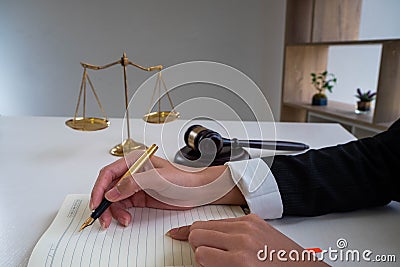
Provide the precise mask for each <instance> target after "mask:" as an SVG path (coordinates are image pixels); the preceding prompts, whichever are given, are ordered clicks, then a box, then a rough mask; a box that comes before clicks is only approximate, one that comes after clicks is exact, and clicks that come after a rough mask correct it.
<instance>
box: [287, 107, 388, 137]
mask: <svg viewBox="0 0 400 267" xmlns="http://www.w3.org/2000/svg"><path fill="white" fill-rule="evenodd" d="M283 104H284V105H285V106H287V107H290V108H295V109H302V110H303V109H305V110H307V111H312V112H314V113H318V114H323V115H328V116H329V117H330V118H332V119H338V120H343V121H347V122H348V123H351V124H358V125H363V126H365V127H370V128H375V129H377V130H382V131H384V130H386V129H387V128H388V126H389V125H390V124H391V123H392V122H388V123H377V124H375V123H374V122H373V112H374V110H371V111H370V112H369V113H366V114H356V113H355V105H351V104H347V103H342V102H337V101H332V100H329V103H328V105H327V106H313V105H311V104H308V103H305V102H285V103H283Z"/></svg>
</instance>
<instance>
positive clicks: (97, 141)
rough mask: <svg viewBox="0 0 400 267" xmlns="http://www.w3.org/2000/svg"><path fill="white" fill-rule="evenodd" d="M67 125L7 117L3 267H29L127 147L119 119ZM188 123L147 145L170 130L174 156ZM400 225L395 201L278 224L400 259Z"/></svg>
mask: <svg viewBox="0 0 400 267" xmlns="http://www.w3.org/2000/svg"><path fill="white" fill-rule="evenodd" d="M64 121H65V118H54V117H0V147H1V149H2V151H1V154H0V166H1V179H0V181H1V184H0V266H25V265H26V264H27V262H28V259H29V256H30V253H31V251H32V249H33V247H34V245H35V244H36V242H37V240H38V239H39V237H40V236H41V235H42V234H43V232H44V231H45V230H46V229H47V227H48V226H49V225H50V223H51V221H52V220H53V218H54V216H55V215H56V213H57V211H58V209H59V207H60V206H61V204H62V201H63V200H64V198H65V196H66V195H67V194H71V193H87V194H88V193H89V192H90V190H91V188H92V185H93V182H94V180H95V179H96V177H97V174H98V171H99V170H100V168H101V167H103V166H105V165H106V164H109V163H111V162H113V161H114V160H116V158H115V157H113V156H111V155H109V154H108V150H109V149H110V148H111V147H112V146H113V145H115V144H117V143H120V142H121V135H122V127H121V125H122V121H121V120H120V119H112V120H111V126H110V128H109V129H106V130H102V131H98V132H86V133H84V132H78V131H74V130H71V129H69V128H67V127H66V126H64ZM184 124H185V122H184V121H176V122H173V123H169V124H165V125H164V127H163V126H162V125H151V126H149V127H148V128H147V130H146V140H145V143H146V144H147V145H149V144H150V143H153V142H155V143H157V144H161V141H160V138H161V137H160V134H159V133H160V132H161V130H162V132H163V135H162V136H163V142H162V144H163V148H162V149H160V150H159V151H158V153H157V154H158V155H159V156H166V157H168V158H169V157H172V156H173V155H174V153H175V152H176V149H175V148H177V147H179V146H181V145H182V144H183V141H182V139H183V138H182V135H179V130H180V129H181V128H182V126H183V125H184ZM204 124H205V125H207V123H204ZM143 125H144V123H143V122H142V121H141V120H134V121H133V122H132V124H131V129H132V137H133V138H134V139H135V140H137V141H143V140H142V139H140V138H143V137H141V136H140V135H141V134H140V133H138V132H139V130H138V129H143ZM224 125H225V126H226V127H227V128H228V129H229V131H230V132H231V133H235V134H236V132H237V133H238V135H237V136H236V137H240V138H242V137H244V136H241V135H240V131H241V130H240V127H239V126H240V124H239V123H238V122H224ZM245 127H246V128H247V129H248V133H249V138H258V136H259V134H257V132H258V130H257V125H256V124H255V123H254V122H247V123H245ZM261 129H262V133H263V137H264V138H265V139H268V138H273V137H274V129H273V127H272V126H271V124H270V123H263V124H262V127H261ZM276 135H277V137H278V138H279V139H285V140H295V141H300V142H305V143H308V144H309V145H310V146H311V147H313V148H318V147H323V146H327V145H335V144H338V143H344V142H347V141H350V140H353V139H354V138H353V136H352V135H350V134H349V133H348V132H347V131H345V130H344V129H343V128H342V127H341V126H339V125H338V124H288V123H279V124H277V127H276ZM177 143H179V146H177ZM163 149H164V151H163ZM399 222H400V205H399V204H398V203H391V204H390V205H389V206H387V207H382V208H378V209H373V210H368V211H358V212H351V213H346V214H332V215H327V216H321V217H314V218H300V217H296V218H284V219H282V220H276V221H272V224H273V225H275V226H276V227H277V228H279V229H280V230H282V231H283V232H284V233H286V234H287V235H289V236H290V237H292V238H293V239H294V240H296V241H297V242H298V243H300V244H301V245H303V246H305V247H320V248H322V249H325V248H328V247H329V246H331V247H332V248H334V249H335V248H336V245H335V244H336V240H337V239H338V238H346V239H347V241H348V243H349V247H351V248H357V249H367V248H368V249H371V250H373V251H374V252H376V253H378V252H379V253H386V254H396V255H397V257H399V251H400V239H399V238H398V237H399V236H400V227H398V224H399ZM398 261H400V259H398ZM353 264H354V263H350V265H349V266H351V265H353ZM335 265H338V264H337V263H335ZM340 265H341V264H340ZM361 265H365V263H361ZM371 266H372V265H371ZM384 266H391V265H390V264H385V265H384ZM392 266H394V265H392Z"/></svg>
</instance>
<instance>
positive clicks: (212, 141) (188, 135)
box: [184, 125, 309, 154]
mask: <svg viewBox="0 0 400 267" xmlns="http://www.w3.org/2000/svg"><path fill="white" fill-rule="evenodd" d="M184 141H185V143H186V145H187V146H188V147H190V148H191V149H193V150H194V151H196V152H201V153H206V154H207V153H215V149H216V153H217V154H218V153H219V152H221V150H222V148H223V147H226V146H231V147H232V148H233V149H235V148H240V147H249V148H259V149H270V150H286V151H303V150H306V149H308V148H309V146H308V145H306V144H303V143H298V142H290V141H272V140H238V139H237V138H233V139H228V138H224V137H222V136H221V135H220V134H219V133H217V132H215V131H212V130H210V129H207V128H205V127H203V126H201V125H192V126H190V127H189V128H188V129H187V130H186V132H185V135H184Z"/></svg>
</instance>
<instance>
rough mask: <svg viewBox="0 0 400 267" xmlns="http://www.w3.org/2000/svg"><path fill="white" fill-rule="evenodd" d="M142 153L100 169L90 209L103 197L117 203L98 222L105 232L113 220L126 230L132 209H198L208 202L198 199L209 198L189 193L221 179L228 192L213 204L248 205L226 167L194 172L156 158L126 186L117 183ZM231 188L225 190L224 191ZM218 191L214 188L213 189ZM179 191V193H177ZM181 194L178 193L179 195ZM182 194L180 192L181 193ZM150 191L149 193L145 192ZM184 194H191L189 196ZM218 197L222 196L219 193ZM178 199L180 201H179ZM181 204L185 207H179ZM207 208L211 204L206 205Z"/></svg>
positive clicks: (124, 182)
mask: <svg viewBox="0 0 400 267" xmlns="http://www.w3.org/2000/svg"><path fill="white" fill-rule="evenodd" d="M142 154H143V152H142V151H134V152H131V153H130V154H129V155H127V156H126V157H125V158H121V159H119V160H117V161H115V162H114V163H112V164H110V165H108V166H106V167H104V168H103V169H101V171H100V173H99V175H98V178H97V180H96V183H95V185H94V187H93V190H92V194H91V200H90V209H92V210H94V209H95V208H96V207H98V206H99V204H100V203H101V201H102V199H103V197H105V198H106V199H108V200H109V201H111V202H114V203H113V204H112V205H111V206H110V208H108V209H107V210H106V211H105V212H104V213H103V214H102V215H101V216H100V218H99V221H100V224H101V226H102V227H103V228H107V227H108V226H109V225H110V223H111V220H112V217H114V218H115V219H116V220H117V221H118V222H119V223H120V224H122V225H125V226H127V225H128V224H130V222H131V220H132V218H131V215H130V213H129V212H127V209H128V208H130V207H150V208H159V209H175V210H179V209H188V208H190V207H193V206H198V204H197V203H203V202H206V201H207V199H206V200H196V199H195V198H196V197H195V195H198V196H199V197H208V196H207V194H204V190H207V189H204V190H203V192H202V193H194V194H192V193H190V189H191V188H193V189H195V188H196V189H199V190H202V189H201V187H202V186H204V185H207V184H210V183H212V182H213V181H215V180H217V179H218V178H221V179H219V180H220V181H226V182H225V183H223V186H222V187H224V188H222V189H221V190H222V191H221V192H226V194H224V195H222V196H221V197H220V198H219V197H218V199H217V200H214V199H215V197H214V199H213V200H212V201H210V202H212V203H214V204H233V205H241V204H245V200H244V198H243V196H242V194H241V193H240V191H239V189H238V188H237V187H235V186H234V184H233V183H232V179H231V177H230V172H229V170H228V169H227V167H226V166H216V167H209V168H205V169H194V168H188V167H184V166H180V165H179V166H177V165H176V164H172V163H171V162H169V161H167V160H165V159H162V158H160V157H157V156H152V157H151V158H150V160H148V161H146V162H145V164H144V165H143V167H142V168H141V169H140V170H139V172H137V173H135V174H133V176H129V177H127V179H124V180H123V182H121V183H118V184H117V182H118V181H119V179H120V178H121V176H122V175H123V174H124V173H125V172H126V171H127V170H128V167H129V166H131V165H132V164H133V163H134V162H135V161H136V160H137V159H138V158H139V157H140V156H141V155H142ZM227 186H228V187H230V188H227V189H225V187H227ZM214 187H215V186H214ZM177 188H178V189H177ZM148 190H152V192H153V193H156V194H158V195H159V196H164V197H165V198H166V199H168V200H169V201H160V200H157V199H155V198H154V197H152V196H151V195H149V194H148V192H149V191H148ZM177 190H178V191H177ZM179 190H181V191H179ZM146 191H147V192H146ZM182 191H186V192H188V193H187V194H185V193H182ZM218 194H219V193H218ZM175 197H176V198H177V199H176V201H174V198H175ZM178 198H179V199H178ZM180 203H184V204H183V205H180ZM207 204H208V203H207Z"/></svg>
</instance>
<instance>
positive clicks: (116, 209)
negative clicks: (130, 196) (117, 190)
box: [110, 202, 132, 226]
mask: <svg viewBox="0 0 400 267" xmlns="http://www.w3.org/2000/svg"><path fill="white" fill-rule="evenodd" d="M110 209H111V214H112V216H113V217H114V218H115V219H116V220H117V221H118V222H119V223H120V224H121V225H123V226H128V225H129V224H130V223H131V221H132V216H131V214H130V213H129V212H128V211H127V210H126V207H125V205H124V204H122V203H120V202H117V203H113V204H112V205H111V206H110Z"/></svg>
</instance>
